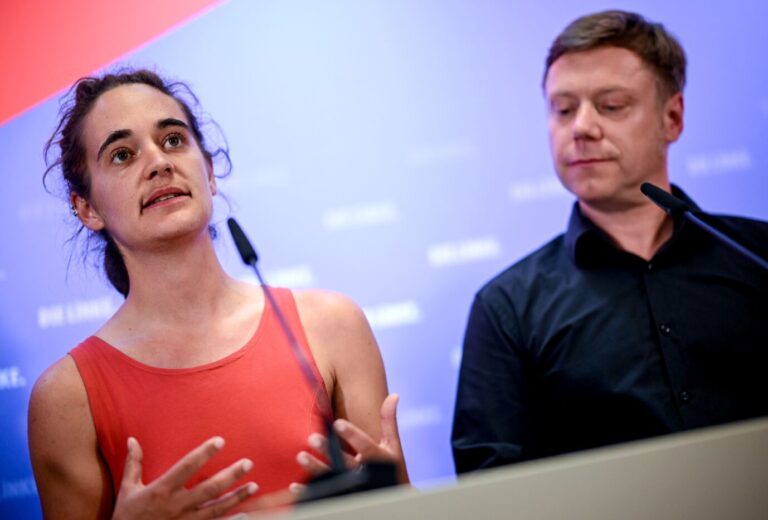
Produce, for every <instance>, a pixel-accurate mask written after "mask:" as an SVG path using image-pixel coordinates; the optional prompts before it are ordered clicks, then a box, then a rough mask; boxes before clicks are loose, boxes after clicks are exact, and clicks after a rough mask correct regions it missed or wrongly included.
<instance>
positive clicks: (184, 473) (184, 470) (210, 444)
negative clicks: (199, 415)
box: [112, 437, 258, 520]
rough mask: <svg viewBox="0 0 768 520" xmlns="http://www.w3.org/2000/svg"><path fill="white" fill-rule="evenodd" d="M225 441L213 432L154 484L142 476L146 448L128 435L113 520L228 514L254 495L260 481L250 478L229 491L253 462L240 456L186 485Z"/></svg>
mask: <svg viewBox="0 0 768 520" xmlns="http://www.w3.org/2000/svg"><path fill="white" fill-rule="evenodd" d="M222 447H224V439H222V438H221V437H213V438H211V439H208V440H207V441H205V442H204V443H202V444H201V445H200V446H198V447H197V448H195V449H193V450H192V451H190V452H189V453H187V454H186V455H185V456H184V457H182V458H181V459H180V460H179V461H178V462H177V463H176V464H174V465H173V467H172V468H171V469H169V470H168V471H166V472H165V473H164V474H163V475H162V476H160V477H158V478H157V479H155V480H154V481H152V482H151V483H149V484H146V485H145V484H144V483H143V482H142V480H141V474H142V465H141V461H142V456H143V454H142V450H141V446H140V445H139V442H138V441H137V440H136V439H134V438H133V437H130V438H129V439H128V455H127V456H126V459H125V470H124V472H123V480H122V482H121V483H120V490H119V491H118V495H117V502H116V504H115V511H114V514H113V516H112V519H113V520H139V519H157V520H164V519H177V518H178V519H190V520H203V519H210V518H217V517H221V516H222V515H224V514H225V513H226V512H227V511H229V510H231V509H232V508H233V507H235V506H236V505H237V504H239V503H240V502H242V501H243V500H245V499H246V498H248V497H250V496H251V495H253V494H254V493H255V492H256V490H257V489H258V486H257V485H256V484H255V483H254V482H248V483H247V484H244V485H243V486H240V487H239V488H237V489H235V490H233V491H230V492H228V493H224V490H226V489H227V488H228V487H230V486H231V485H232V484H234V483H235V482H237V481H238V480H239V479H240V478H241V477H242V476H243V475H245V474H246V473H248V472H249V471H250V470H251V468H252V467H253V462H251V461H250V460H248V459H241V460H239V461H237V462H235V463H234V464H232V465H230V466H228V467H226V468H224V469H222V470H221V471H219V472H218V473H216V474H215V475H213V476H212V477H210V478H209V479H207V480H204V481H203V482H200V483H199V484H197V485H196V486H195V487H193V488H191V489H187V488H186V487H184V484H185V483H186V482H187V480H189V479H190V478H191V477H192V476H193V475H194V474H195V473H196V472H197V470H199V469H200V468H202V467H203V466H204V465H205V463H206V462H208V461H209V460H210V459H211V458H212V457H213V456H214V455H216V454H217V453H218V452H219V451H220V450H221V448H222Z"/></svg>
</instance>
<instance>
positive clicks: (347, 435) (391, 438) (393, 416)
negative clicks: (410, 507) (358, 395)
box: [289, 394, 408, 493]
mask: <svg viewBox="0 0 768 520" xmlns="http://www.w3.org/2000/svg"><path fill="white" fill-rule="evenodd" d="M398 401H399V397H398V395H397V394H390V395H388V396H387V398H386V399H384V402H383V403H382V405H381V413H380V415H381V440H380V441H379V442H376V441H375V440H374V439H372V438H371V436H370V435H368V434H367V433H366V432H365V431H363V430H362V429H360V428H358V427H357V426H355V425H354V424H352V423H351V422H349V421H347V420H345V419H337V420H336V421H335V422H334V423H333V428H334V430H335V431H336V433H338V435H339V437H340V438H341V439H342V440H344V441H345V442H346V443H347V445H348V446H349V447H350V448H352V450H354V453H353V454H349V453H345V454H344V458H345V462H346V464H347V467H350V468H354V467H357V466H359V465H360V464H363V463H365V462H367V461H378V462H392V463H393V464H395V467H396V470H397V480H398V482H399V483H400V484H407V483H408V471H407V469H406V467H405V459H404V457H403V450H402V447H401V445H400V434H399V433H398V430H397V403H398ZM308 442H309V445H310V446H311V447H312V448H313V449H315V450H317V451H318V452H320V453H322V454H324V455H327V452H328V443H327V439H326V438H325V437H324V436H323V435H320V434H319V433H313V434H312V435H310V436H309V439H308ZM296 460H297V462H298V463H299V464H300V465H301V466H302V467H303V468H304V469H306V470H307V471H308V472H309V473H310V474H312V475H320V474H322V473H325V472H326V471H328V470H329V469H330V468H329V467H328V465H327V464H326V463H325V462H323V461H321V460H320V459H318V458H317V457H315V456H314V455H312V454H311V453H309V452H306V451H302V452H299V454H298V455H297V456H296ZM289 489H290V490H291V491H293V492H294V493H298V492H300V491H301V490H302V489H303V485H301V484H297V483H294V484H291V486H290V488H289Z"/></svg>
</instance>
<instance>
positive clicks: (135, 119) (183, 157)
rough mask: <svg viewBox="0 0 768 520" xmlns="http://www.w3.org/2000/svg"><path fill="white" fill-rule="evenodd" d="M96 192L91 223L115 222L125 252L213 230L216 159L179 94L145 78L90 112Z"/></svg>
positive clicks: (77, 200)
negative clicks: (200, 137) (204, 144)
mask: <svg viewBox="0 0 768 520" xmlns="http://www.w3.org/2000/svg"><path fill="white" fill-rule="evenodd" d="M83 144H84V148H85V162H86V168H87V171H88V174H89V176H90V186H91V189H90V199H89V200H85V199H83V198H81V197H79V196H76V195H73V196H72V202H73V205H74V207H75V208H76V209H77V210H78V214H79V218H80V219H81V221H82V222H83V224H84V225H85V226H86V227H88V228H89V229H91V230H93V231H100V230H102V229H107V231H109V233H110V235H111V236H112V237H113V238H114V240H115V241H116V242H117V244H118V245H119V246H120V248H121V250H122V251H123V252H124V253H130V252H132V251H140V250H149V251H151V250H157V249H158V248H161V249H162V248H165V247H167V246H168V244H169V243H170V242H169V241H173V240H174V239H176V240H178V239H182V238H183V237H189V236H196V234H199V233H206V234H207V226H208V222H209V220H210V218H211V215H212V212H213V202H212V194H214V193H215V192H216V185H215V181H214V177H213V167H212V165H211V161H210V160H209V159H208V158H207V157H206V156H205V155H204V153H203V151H202V150H201V149H200V146H199V145H198V143H197V141H196V140H195V138H194V135H193V133H192V129H191V127H190V125H189V121H188V120H187V118H186V116H185V115H184V111H183V110H182V108H181V106H180V105H179V103H178V102H176V100H175V99H173V98H172V97H170V96H168V95H166V94H164V93H162V92H160V91H159V90H157V89H155V88H153V87H150V86H149V85H144V84H140V83H136V84H129V85H122V86H119V87H115V88H113V89H111V90H108V91H107V92H105V93H104V94H102V95H101V96H100V97H99V98H98V99H97V100H96V102H95V103H94V105H93V107H92V108H91V111H90V112H89V113H88V115H87V116H86V118H85V120H84V125H83Z"/></svg>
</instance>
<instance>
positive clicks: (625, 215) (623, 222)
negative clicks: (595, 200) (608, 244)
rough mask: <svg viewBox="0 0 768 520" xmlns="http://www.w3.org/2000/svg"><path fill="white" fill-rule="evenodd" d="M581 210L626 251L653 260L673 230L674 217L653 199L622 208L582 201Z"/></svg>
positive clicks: (580, 202) (670, 236) (580, 203)
mask: <svg viewBox="0 0 768 520" xmlns="http://www.w3.org/2000/svg"><path fill="white" fill-rule="evenodd" d="M579 208H580V209H581V211H582V213H583V214H584V215H585V216H586V217H587V218H589V219H590V220H591V221H592V222H594V223H595V225H597V226H598V227H599V228H600V229H602V230H603V231H605V233H606V234H607V235H608V236H609V237H610V238H611V240H612V241H613V242H614V244H615V245H616V246H617V247H618V248H619V249H622V250H624V251H627V252H629V253H632V254H634V255H636V256H639V257H640V258H642V259H644V260H651V259H652V258H653V257H654V255H655V254H656V252H657V251H658V250H659V249H660V248H661V246H663V245H664V244H665V243H666V242H667V241H669V239H670V238H672V233H673V230H674V222H673V220H672V218H670V217H669V216H667V215H666V214H665V213H664V212H663V211H662V210H661V209H660V208H659V207H658V206H656V205H655V204H654V203H653V202H651V201H650V200H645V201H639V202H638V203H637V204H634V205H631V206H627V207H624V208H621V209H610V210H606V209H601V208H598V207H595V206H590V205H589V204H586V203H584V202H582V201H579Z"/></svg>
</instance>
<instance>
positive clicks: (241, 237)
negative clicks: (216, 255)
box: [227, 218, 345, 473]
mask: <svg viewBox="0 0 768 520" xmlns="http://www.w3.org/2000/svg"><path fill="white" fill-rule="evenodd" d="M227 225H228V226H229V231H230V233H232V238H233V239H234V241H235V246H236V247H237V251H238V252H239V253H240V257H241V258H242V259H243V262H245V264H246V265H250V266H251V268H253V271H254V272H255V273H256V277H257V278H258V279H259V283H260V284H261V289H262V290H263V291H264V296H265V297H266V298H267V300H268V301H269V304H270V306H271V307H272V309H274V311H275V316H276V317H277V321H278V323H279V324H280V328H281V329H282V332H283V335H284V336H285V338H286V339H287V340H288V344H289V345H290V347H291V350H292V352H293V356H294V357H295V358H296V361H297V362H298V364H299V367H300V368H301V372H302V374H304V379H305V380H306V382H307V384H308V385H309V387H310V388H311V389H312V391H314V392H315V393H316V395H317V396H318V399H319V400H320V403H319V404H320V411H321V412H322V414H323V421H324V422H325V429H326V435H327V437H328V457H329V458H330V462H331V471H332V472H336V473H339V472H342V471H344V469H345V467H344V459H343V456H342V453H341V443H340V441H339V438H338V436H336V433H335V431H334V429H333V408H332V407H331V402H330V400H329V399H328V394H326V392H325V390H324V387H323V384H322V383H321V382H320V381H319V380H318V378H317V376H316V375H315V373H314V372H313V371H312V367H311V366H310V364H309V361H308V360H307V357H306V356H305V355H304V352H303V351H302V350H301V347H300V346H299V342H298V340H297V339H296V336H295V335H294V334H293V331H292V330H291V327H290V325H288V320H286V318H285V315H284V314H283V312H282V310H281V309H280V306H279V305H278V304H277V300H275V297H274V295H273V294H272V290H271V289H270V287H269V285H267V283H266V282H265V281H264V278H263V277H262V276H261V271H259V268H258V267H257V266H256V262H257V261H258V259H259V256H258V255H257V254H256V250H255V249H254V248H253V246H252V245H251V241H250V240H248V237H247V236H245V232H244V231H243V230H242V228H241V227H240V225H239V224H238V223H237V221H236V220H235V219H233V218H228V219H227Z"/></svg>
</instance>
